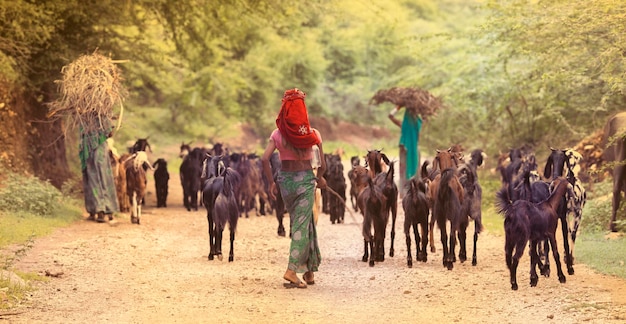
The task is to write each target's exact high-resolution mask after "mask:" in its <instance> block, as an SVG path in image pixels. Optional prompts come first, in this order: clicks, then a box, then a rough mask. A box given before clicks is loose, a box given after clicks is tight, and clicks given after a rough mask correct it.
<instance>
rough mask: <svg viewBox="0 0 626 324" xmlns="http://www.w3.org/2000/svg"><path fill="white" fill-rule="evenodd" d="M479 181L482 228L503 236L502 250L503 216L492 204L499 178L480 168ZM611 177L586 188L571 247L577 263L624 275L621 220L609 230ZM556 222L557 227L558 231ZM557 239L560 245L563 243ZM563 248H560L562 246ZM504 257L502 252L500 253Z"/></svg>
mask: <svg viewBox="0 0 626 324" xmlns="http://www.w3.org/2000/svg"><path fill="white" fill-rule="evenodd" d="M481 172H482V173H479V178H480V184H481V186H482V189H483V201H482V217H483V224H484V226H485V228H486V229H487V230H488V231H489V232H490V233H491V234H494V235H496V236H502V248H503V251H504V219H503V217H502V215H500V214H499V213H498V212H497V210H496V207H495V195H496V191H497V190H499V188H500V179H499V178H497V177H495V176H493V175H491V174H489V173H487V172H486V171H481ZM611 190H612V183H611V180H610V179H609V180H606V181H604V182H601V183H594V184H593V191H587V203H586V204H585V207H584V208H583V214H582V215H583V216H582V221H581V224H580V227H579V229H578V233H577V234H578V237H577V238H576V248H575V251H574V256H575V261H576V263H584V264H586V265H588V266H589V267H591V268H593V269H594V270H596V271H597V272H599V273H603V274H607V275H612V276H617V277H620V278H623V279H626V238H624V235H621V234H623V231H624V230H625V229H626V226H624V222H623V221H622V222H621V223H619V225H620V227H619V229H620V231H621V233H619V234H610V233H609V232H608V222H609V217H610V215H611ZM625 205H626V204H622V208H621V210H620V212H619V213H618V214H619V215H625V214H626V213H625V210H626V206H625ZM560 226H561V225H560V223H559V231H560ZM562 244H563V243H562V242H559V246H561V247H562V246H563V245H562ZM561 249H562V248H561ZM502 257H503V258H504V253H502Z"/></svg>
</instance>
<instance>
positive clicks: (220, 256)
mask: <svg viewBox="0 0 626 324" xmlns="http://www.w3.org/2000/svg"><path fill="white" fill-rule="evenodd" d="M217 259H218V260H220V261H222V260H223V259H224V256H222V254H221V253H219V254H218V255H217Z"/></svg>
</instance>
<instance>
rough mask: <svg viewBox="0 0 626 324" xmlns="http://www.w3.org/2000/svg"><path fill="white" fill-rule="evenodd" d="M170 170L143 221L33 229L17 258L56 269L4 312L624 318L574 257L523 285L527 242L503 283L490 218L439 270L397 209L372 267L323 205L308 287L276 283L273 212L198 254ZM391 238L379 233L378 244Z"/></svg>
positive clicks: (169, 318)
mask: <svg viewBox="0 0 626 324" xmlns="http://www.w3.org/2000/svg"><path fill="white" fill-rule="evenodd" d="M346 170H347V168H346ZM171 179H172V180H171V181H170V196H169V198H168V207H167V208H159V209H157V208H155V206H156V201H155V197H154V194H150V195H148V200H147V206H146V208H145V209H144V211H145V214H144V216H143V218H142V219H141V225H134V224H131V223H130V219H129V218H130V217H129V216H128V215H122V216H123V217H121V218H120V221H119V224H118V225H117V226H115V227H113V226H109V225H107V224H98V223H95V222H89V221H81V222H78V223H76V224H74V225H72V226H70V227H68V228H62V229H59V230H58V231H56V232H55V233H54V234H52V235H50V236H47V237H45V238H40V239H37V240H36V241H35V245H34V247H33V249H31V250H30V251H29V252H28V254H27V256H25V257H24V258H23V259H22V260H21V261H20V262H18V263H17V264H16V268H17V269H18V270H20V271H25V272H36V273H40V274H42V275H45V273H46V272H48V273H49V274H52V275H57V276H56V277H50V281H49V282H40V283H33V285H34V286H35V288H36V290H35V291H34V292H33V293H32V296H30V297H29V300H28V301H27V302H26V303H24V304H23V305H21V306H19V308H17V309H13V310H11V311H10V312H11V313H12V315H0V319H2V320H8V321H9V322H11V323H44V322H45V323H101V322H111V323H199V322H231V323H248V322H254V323H279V322H287V321H290V322H291V321H295V322H298V323H330V322H336V323H372V322H379V321H385V322H389V323H398V322H399V323H408V322H411V323H417V322H420V321H422V320H427V321H429V322H433V323H450V322H459V323H545V322H555V323H575V322H602V323H623V322H624V321H626V281H624V280H622V279H617V278H614V277H608V276H604V275H600V274H598V273H596V272H594V271H592V270H590V269H589V268H588V267H586V266H585V265H584V264H577V265H576V266H575V269H576V274H575V275H573V276H567V283H566V284H560V283H559V282H558V279H557V278H556V276H552V277H550V278H543V277H542V278H540V280H539V285H538V287H534V288H531V287H530V286H529V285H528V282H529V275H528V264H529V260H528V256H527V253H526V256H524V258H523V259H522V261H521V263H520V267H519V271H518V272H519V273H518V282H519V283H520V289H519V290H518V291H512V290H511V289H510V284H509V278H508V270H507V268H506V265H505V262H504V251H503V245H504V238H503V237H502V236H496V235H494V234H491V233H490V231H489V229H487V231H486V232H485V233H484V234H481V236H480V239H479V243H478V244H479V245H478V247H479V251H478V265H477V266H476V267H473V266H472V265H471V263H469V262H466V263H463V264H461V263H458V262H457V263H456V264H455V265H454V269H453V270H452V271H449V270H446V269H445V268H444V267H443V266H442V261H441V259H442V255H441V253H440V250H441V249H440V243H438V242H437V247H438V249H439V251H438V252H437V253H435V254H429V260H428V262H426V263H415V264H414V266H413V268H408V267H407V265H406V246H405V241H404V234H403V233H402V230H401V228H402V224H403V215H402V213H400V215H399V217H398V218H399V220H398V224H397V225H396V241H395V247H396V255H395V256H394V257H393V258H390V257H387V258H386V260H385V261H384V262H382V263H378V264H376V266H375V267H369V266H368V265H367V263H363V262H361V261H360V258H361V255H362V253H363V239H362V237H361V232H360V222H361V216H360V215H358V214H355V216H354V217H353V216H351V215H350V214H349V213H346V223H345V224H339V225H331V223H330V220H329V217H328V215H325V214H322V215H321V217H320V220H319V224H318V233H319V237H320V245H321V251H322V256H323V260H322V265H321V267H320V272H318V273H317V274H316V277H315V281H316V283H315V285H310V286H309V287H308V288H307V289H285V288H284V287H283V282H284V281H283V280H282V274H283V272H284V270H285V268H286V262H287V250H288V246H289V239H288V238H283V237H279V236H277V235H276V227H277V223H276V220H275V218H274V217H273V216H266V217H257V216H251V218H248V219H246V218H243V219H240V222H239V228H238V231H237V236H236V241H235V261H234V262H232V263H228V262H226V261H221V262H220V261H218V260H217V259H216V260H214V261H208V260H207V253H208V234H207V221H206V213H205V211H204V209H200V210H199V211H197V212H187V211H186V210H185V209H184V208H183V207H182V197H181V196H182V195H181V189H180V184H179V181H177V180H178V177H177V176H176V174H172V177H171ZM149 188H150V189H152V188H153V184H152V183H150V184H149ZM400 209H401V208H400ZM285 221H286V222H288V218H286V219H285ZM470 227H472V226H470ZM470 234H473V233H470ZM468 236H469V237H471V235H468ZM226 237H227V236H226ZM389 238H390V235H389V233H388V234H387V243H386V245H387V247H388V245H389V243H388V242H389ZM224 246H227V242H226V241H224ZM227 250H228V249H227V248H226V251H227ZM226 251H225V252H226ZM224 260H227V258H224Z"/></svg>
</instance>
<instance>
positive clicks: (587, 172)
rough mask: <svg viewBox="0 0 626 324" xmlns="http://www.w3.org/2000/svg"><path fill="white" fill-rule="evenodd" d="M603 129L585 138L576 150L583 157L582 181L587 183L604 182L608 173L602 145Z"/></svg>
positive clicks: (581, 164) (575, 147)
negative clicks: (604, 163)
mask: <svg viewBox="0 0 626 324" xmlns="http://www.w3.org/2000/svg"><path fill="white" fill-rule="evenodd" d="M602 135H603V129H599V130H597V131H596V132H594V133H593V134H591V135H589V136H587V137H585V138H583V139H582V140H581V141H580V142H578V144H576V146H574V149H575V150H576V151H578V153H580V154H581V155H582V156H583V159H582V161H580V168H581V172H580V174H579V176H580V180H581V181H583V182H586V183H589V182H597V181H603V180H604V179H605V177H606V176H607V172H606V170H605V169H604V167H603V162H604V161H603V159H602V153H603V152H604V147H603V145H602Z"/></svg>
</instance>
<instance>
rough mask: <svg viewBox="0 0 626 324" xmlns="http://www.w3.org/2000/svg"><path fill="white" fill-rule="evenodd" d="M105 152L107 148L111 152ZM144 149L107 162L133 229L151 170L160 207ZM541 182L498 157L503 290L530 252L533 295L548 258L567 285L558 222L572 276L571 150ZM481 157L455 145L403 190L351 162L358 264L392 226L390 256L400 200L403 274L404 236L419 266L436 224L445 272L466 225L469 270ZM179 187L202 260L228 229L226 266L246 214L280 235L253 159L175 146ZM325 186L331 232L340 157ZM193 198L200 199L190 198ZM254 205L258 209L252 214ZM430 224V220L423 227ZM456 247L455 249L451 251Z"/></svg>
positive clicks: (381, 160) (554, 159)
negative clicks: (204, 223) (193, 218)
mask: <svg viewBox="0 0 626 324" xmlns="http://www.w3.org/2000/svg"><path fill="white" fill-rule="evenodd" d="M111 147H112V145H111ZM146 149H148V150H150V145H149V144H148V142H147V139H139V140H138V141H137V142H136V143H135V145H134V146H133V147H132V148H129V153H127V154H124V155H122V156H119V155H117V154H116V152H115V151H114V150H112V151H111V158H112V159H111V163H112V165H113V170H114V175H115V179H116V189H117V192H118V200H119V202H120V210H121V211H122V212H130V215H131V221H132V223H135V224H140V218H141V205H142V203H143V198H144V197H145V194H146V184H147V178H146V171H147V170H148V169H152V170H154V179H155V187H156V196H157V207H167V194H168V180H169V173H168V171H167V162H166V161H165V160H164V159H158V160H157V161H156V162H155V163H154V164H150V163H149V162H148V159H147V155H146V153H145V150H146ZM551 150H552V152H551V154H550V156H549V158H548V161H547V163H546V166H545V170H544V179H547V180H545V181H544V180H542V178H541V176H540V174H539V172H538V170H537V169H538V166H537V162H536V158H535V155H534V153H533V152H525V151H524V150H522V149H512V150H511V151H510V152H509V153H508V154H504V155H501V157H500V158H499V161H498V167H497V170H498V171H499V172H500V175H501V179H502V187H501V189H500V190H499V191H498V192H497V193H496V207H497V208H498V211H499V212H500V213H501V214H503V215H504V229H505V259H506V264H507V267H508V268H509V271H510V281H511V288H512V289H513V290H517V288H518V285H517V279H516V272H517V267H518V264H519V259H520V258H521V257H522V255H523V253H524V250H525V247H526V245H527V244H529V243H530V244H529V248H530V273H531V277H530V285H531V286H536V285H537V281H538V275H537V271H536V269H537V268H539V270H540V273H541V274H542V275H544V276H549V275H550V262H549V258H548V255H549V251H550V250H551V251H552V255H553V258H554V261H555V263H556V267H557V272H558V277H559V281H560V282H561V283H564V282H565V281H566V278H565V275H564V273H563V270H562V267H561V261H560V256H559V251H558V246H557V241H556V231H557V227H558V222H559V220H560V221H561V228H562V234H563V236H562V237H563V246H564V253H565V255H564V261H565V265H566V267H567V271H568V274H570V275H572V274H574V268H573V263H574V256H573V253H574V243H575V241H576V233H577V230H578V226H579V225H580V220H581V214H582V208H583V206H584V204H585V199H586V196H585V190H584V189H583V187H582V185H581V182H580V180H579V179H578V177H577V175H578V171H579V167H578V163H579V162H580V159H582V156H581V155H580V154H579V153H578V152H576V151H574V150H571V149H567V150H560V149H551ZM484 156H485V154H484V153H483V152H482V150H480V149H476V150H474V151H472V152H471V154H470V156H469V157H465V156H464V153H463V150H462V148H460V146H453V147H451V148H449V149H447V150H437V152H436V155H435V157H434V158H433V159H432V161H430V162H429V161H425V162H424V163H423V164H422V166H421V168H420V170H419V173H418V174H416V175H415V176H414V177H412V178H411V179H409V180H407V183H406V185H405V188H400V190H399V188H398V186H397V185H396V183H395V182H394V177H395V175H394V173H395V169H396V167H395V165H394V164H395V161H390V160H389V158H387V156H386V155H385V154H384V153H383V152H382V150H369V151H368V152H367V154H365V156H364V159H365V163H364V165H361V163H360V158H359V157H357V156H354V157H352V158H351V165H352V167H351V169H350V170H349V171H348V172H347V175H348V179H349V181H350V185H351V186H350V190H349V195H350V197H349V198H350V202H351V205H352V208H353V209H354V210H355V211H359V212H361V214H362V215H363V223H362V234H363V242H364V253H363V256H362V261H363V262H369V265H370V266H374V265H375V263H376V262H380V261H384V258H385V244H384V242H385V236H386V228H387V224H388V223H389V218H390V217H391V231H390V234H391V245H390V247H389V252H388V253H389V256H391V257H393V256H394V239H395V223H396V215H397V209H398V198H399V196H400V191H401V192H402V193H403V196H402V197H401V204H402V208H403V210H404V215H405V219H404V233H405V238H406V246H407V265H408V267H412V265H413V257H412V252H411V245H412V244H411V242H412V241H411V231H413V236H414V240H415V258H416V260H417V261H422V262H426V261H427V258H428V252H427V247H428V244H429V243H430V250H431V252H435V243H434V231H433V229H434V226H435V224H437V226H438V228H439V232H440V239H441V245H442V247H443V260H442V261H443V266H444V267H446V268H447V269H449V270H451V269H453V267H454V263H455V262H456V260H457V254H456V253H455V250H456V245H457V243H458V245H459V249H458V259H459V261H461V262H464V261H466V260H467V239H466V237H467V234H466V230H467V227H468V226H469V223H470V221H474V227H475V229H474V236H473V253H472V265H476V264H477V256H476V250H477V249H476V243H477V241H478V235H479V233H480V232H481V231H482V229H483V225H482V216H481V203H482V189H481V186H480V184H479V181H478V174H477V168H478V167H479V166H481V165H482V164H483V159H484ZM180 157H181V158H182V163H181V166H180V181H181V185H182V188H183V204H184V206H185V208H186V209H187V210H188V211H191V210H198V207H199V206H202V205H204V206H205V208H206V210H207V220H208V224H209V230H208V232H209V241H210V252H209V255H208V259H209V260H213V259H214V258H215V257H218V259H220V260H221V259H222V235H223V232H224V230H225V228H226V224H228V225H229V231H230V251H229V257H228V259H229V261H233V260H234V253H233V243H234V240H235V231H236V227H237V221H238V219H239V218H240V217H243V216H244V215H245V217H249V213H250V211H252V210H254V212H255V214H256V215H257V216H258V215H265V214H266V213H275V214H276V217H277V220H278V230H277V233H278V235H280V236H286V231H285V226H284V225H283V217H284V214H285V213H286V211H285V207H284V205H283V203H282V199H281V197H280V194H279V195H278V197H277V200H276V201H271V200H270V198H269V194H268V190H269V186H268V184H267V180H266V179H265V177H264V175H263V172H262V171H261V170H262V166H261V161H260V159H259V157H258V156H256V155H255V154H245V153H233V152H229V151H228V149H227V148H225V147H224V146H223V145H222V144H219V143H218V144H215V145H214V147H213V149H211V150H207V149H204V148H200V147H196V148H191V146H190V144H185V143H182V145H181V147H180ZM324 158H325V159H326V164H327V172H326V174H325V175H324V177H325V178H326V179H327V184H328V187H327V189H326V190H322V211H323V212H324V213H326V214H329V215H330V221H331V222H332V224H335V223H343V222H344V213H345V210H346V202H345V201H346V189H347V184H346V178H345V177H344V168H343V164H342V162H341V156H340V155H339V154H336V153H333V154H326V156H325V157H324ZM270 165H271V167H272V172H273V174H274V177H276V176H277V174H278V171H279V170H280V160H279V158H278V154H277V153H274V155H273V156H272V158H271V161H270ZM199 197H200V198H199ZM257 201H258V206H257ZM429 215H432V216H430V218H429ZM457 239H458V242H457Z"/></svg>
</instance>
